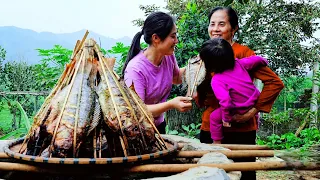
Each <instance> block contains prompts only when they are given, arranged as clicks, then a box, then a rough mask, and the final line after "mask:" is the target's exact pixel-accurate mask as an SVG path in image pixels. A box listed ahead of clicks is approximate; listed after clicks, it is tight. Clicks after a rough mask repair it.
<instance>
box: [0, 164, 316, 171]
mask: <svg viewBox="0 0 320 180" xmlns="http://www.w3.org/2000/svg"><path fill="white" fill-rule="evenodd" d="M199 166H207V167H216V168H220V169H224V170H225V171H227V172H228V171H256V170H292V169H294V170H320V164H319V163H311V162H310V163H302V162H291V163H288V162H285V161H280V162H279V161H278V162H243V163H229V164H146V165H137V166H131V167H130V166H124V165H122V166H110V165H90V166H81V165H80V166H70V165H56V166H54V168H53V167H50V166H45V165H43V164H38V165H28V164H20V163H8V162H0V171H23V172H37V173H59V174H64V173H67V174H81V173H85V174H88V173H97V172H100V173H109V174H115V173H119V172H127V173H146V172H148V173H180V172H183V171H186V170H188V169H190V168H194V167H199Z"/></svg>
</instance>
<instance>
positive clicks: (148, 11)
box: [132, 4, 160, 27]
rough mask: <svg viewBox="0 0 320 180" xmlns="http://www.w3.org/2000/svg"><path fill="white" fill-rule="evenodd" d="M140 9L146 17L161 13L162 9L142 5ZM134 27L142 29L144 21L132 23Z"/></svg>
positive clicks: (153, 5) (139, 20) (138, 20)
mask: <svg viewBox="0 0 320 180" xmlns="http://www.w3.org/2000/svg"><path fill="white" fill-rule="evenodd" d="M139 9H140V10H141V11H143V12H144V16H145V17H147V16H148V15H149V14H151V13H153V12H155V11H159V10H160V7H159V6H156V5H155V4H151V5H140V6H139ZM132 23H133V25H135V26H138V27H142V26H143V23H144V19H141V18H139V19H136V20H133V21H132Z"/></svg>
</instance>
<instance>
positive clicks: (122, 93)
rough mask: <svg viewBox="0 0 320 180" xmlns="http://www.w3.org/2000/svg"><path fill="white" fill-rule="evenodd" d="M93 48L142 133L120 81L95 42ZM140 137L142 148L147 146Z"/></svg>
mask: <svg viewBox="0 0 320 180" xmlns="http://www.w3.org/2000/svg"><path fill="white" fill-rule="evenodd" d="M95 48H96V51H97V54H98V57H99V59H100V61H102V64H104V65H105V67H107V70H108V72H109V73H110V75H111V77H112V79H113V81H114V82H115V83H116V85H117V86H118V88H119V91H120V93H121V95H122V97H123V100H124V101H125V102H126V103H127V105H128V108H129V110H130V112H131V115H132V116H133V119H134V120H135V121H136V122H137V123H138V127H139V130H140V133H141V134H142V130H141V127H140V123H139V120H138V118H137V116H136V114H135V112H134V110H133V107H132V105H131V103H130V101H129V99H128V97H127V95H126V93H125V92H124V90H123V88H122V87H121V85H120V83H119V82H118V79H117V77H116V76H115V75H114V74H113V70H112V69H110V67H109V65H108V63H107V62H105V61H104V59H103V56H102V55H101V53H100V51H98V50H99V48H98V45H97V44H96V46H95ZM141 137H142V141H143V146H144V147H143V148H147V143H146V141H145V139H144V136H143V135H142V136H141Z"/></svg>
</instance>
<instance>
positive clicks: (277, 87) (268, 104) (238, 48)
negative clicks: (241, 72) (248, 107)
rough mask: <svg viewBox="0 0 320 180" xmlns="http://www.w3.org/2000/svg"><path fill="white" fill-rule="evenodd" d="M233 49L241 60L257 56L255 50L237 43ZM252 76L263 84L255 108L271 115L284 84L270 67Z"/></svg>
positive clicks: (263, 68) (261, 69) (260, 69)
mask: <svg viewBox="0 0 320 180" xmlns="http://www.w3.org/2000/svg"><path fill="white" fill-rule="evenodd" d="M232 48H233V51H234V54H235V57H236V58H239V59H240V58H244V57H249V56H252V55H255V53H254V51H253V50H251V49H250V48H248V47H247V46H243V45H240V44H238V43H235V44H234V46H233V47H232ZM251 74H252V75H253V77H254V78H257V79H260V80H261V81H262V83H263V89H262V91H261V94H260V96H259V98H258V101H257V103H256V104H255V108H256V109H258V110H259V111H260V112H266V113H269V112H270V111H271V108H272V105H273V103H274V101H275V100H276V99H277V97H278V95H279V93H280V91H281V90H282V89H283V88H284V84H283V82H282V81H281V79H280V78H279V77H278V76H277V75H276V74H275V73H274V72H273V71H272V70H271V69H270V68H268V67H261V68H259V69H258V70H256V71H255V72H253V73H251Z"/></svg>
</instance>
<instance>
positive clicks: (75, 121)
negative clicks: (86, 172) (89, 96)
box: [73, 50, 88, 158]
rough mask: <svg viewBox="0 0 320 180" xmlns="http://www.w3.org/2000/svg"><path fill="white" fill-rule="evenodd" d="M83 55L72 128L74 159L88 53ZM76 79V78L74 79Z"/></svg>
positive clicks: (85, 52)
mask: <svg viewBox="0 0 320 180" xmlns="http://www.w3.org/2000/svg"><path fill="white" fill-rule="evenodd" d="M83 53H84V57H83V58H84V60H82V64H81V75H82V77H81V81H80V88H79V90H78V97H77V98H78V99H77V109H76V116H75V120H74V126H73V157H74V158H75V157H76V150H77V147H76V146H77V128H78V121H79V113H80V112H79V111H80V99H81V96H82V83H83V78H84V66H85V65H86V62H87V61H88V59H87V58H88V57H87V55H88V52H87V50H86V51H84V52H83ZM74 78H76V77H74Z"/></svg>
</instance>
